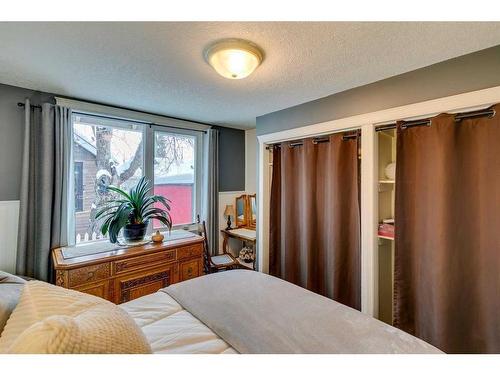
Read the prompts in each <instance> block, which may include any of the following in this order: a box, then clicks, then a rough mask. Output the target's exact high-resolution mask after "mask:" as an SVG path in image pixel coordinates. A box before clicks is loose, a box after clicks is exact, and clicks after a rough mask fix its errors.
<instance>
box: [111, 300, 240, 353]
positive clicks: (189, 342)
mask: <svg viewBox="0 0 500 375" xmlns="http://www.w3.org/2000/svg"><path fill="white" fill-rule="evenodd" d="M120 306H121V307H122V308H123V309H124V310H125V311H126V312H127V313H129V314H130V315H131V316H132V318H133V319H134V320H135V322H136V323H137V325H138V326H139V327H140V328H141V329H142V331H143V332H144V334H145V335H146V338H147V339H148V342H149V344H150V345H151V349H152V350H153V353H170V354H181V353H186V354H187V353H190V354H195V353H197V354H203V353H205V354H225V353H227V354H229V353H237V352H236V351H235V350H234V349H233V348H232V347H231V346H229V345H228V344H227V343H226V342H225V341H224V340H222V339H221V338H220V337H219V336H217V335H216V334H215V333H214V332H212V330H211V329H210V328H208V327H207V326H206V325H205V324H203V323H202V322H200V321H199V320H198V319H196V318H195V317H194V316H193V315H191V314H190V313H189V312H188V311H186V310H184V309H183V308H182V306H181V305H179V304H178V303H177V302H176V301H175V300H174V299H173V298H172V297H170V296H169V295H168V294H167V293H164V292H162V291H159V292H156V293H153V294H150V295H147V296H144V297H141V298H138V299H136V300H133V301H130V302H127V303H124V304H122V305H120Z"/></svg>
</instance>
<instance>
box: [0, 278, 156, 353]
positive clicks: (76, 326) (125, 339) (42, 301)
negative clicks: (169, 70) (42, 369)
mask: <svg viewBox="0 0 500 375" xmlns="http://www.w3.org/2000/svg"><path fill="white" fill-rule="evenodd" d="M0 353H26V354H28V353H30V354H38V353H39V354H48V353H54V354H56V353H59V354H63V353H74V354H77V353H151V348H150V346H149V344H148V342H147V341H146V338H145V337H144V334H143V333H142V331H141V330H140V328H139V327H138V326H137V325H136V324H135V322H134V321H133V320H132V318H131V317H130V316H129V315H128V314H127V313H126V312H125V311H124V310H122V309H121V308H120V307H118V306H116V305H114V304H113V303H111V302H108V301H105V300H103V299H102V298H99V297H95V296H91V295H89V294H85V293H80V292H77V291H74V290H69V289H64V288H61V287H58V286H55V285H51V284H47V283H44V282H41V281H29V282H28V283H26V284H25V287H24V289H23V292H22V294H21V298H20V299H19V303H18V305H17V307H16V308H15V310H14V312H13V313H12V314H11V316H10V318H9V320H8V321H7V325H6V326H5V329H4V331H3V333H2V336H0Z"/></svg>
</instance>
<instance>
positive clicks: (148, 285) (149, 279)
mask: <svg viewBox="0 0 500 375" xmlns="http://www.w3.org/2000/svg"><path fill="white" fill-rule="evenodd" d="M171 277H172V268H171V267H167V268H164V269H157V270H152V271H149V272H143V273H138V274H132V275H129V276H121V277H119V278H117V279H116V282H115V283H116V285H115V287H116V290H117V292H118V293H117V294H116V303H125V302H128V301H131V300H133V299H136V298H139V297H142V296H145V295H148V294H151V293H155V292H157V291H158V290H159V289H161V288H164V287H166V286H168V285H169V284H170V279H171Z"/></svg>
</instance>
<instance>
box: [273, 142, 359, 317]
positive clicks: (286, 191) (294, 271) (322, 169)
mask: <svg viewBox="0 0 500 375" xmlns="http://www.w3.org/2000/svg"><path fill="white" fill-rule="evenodd" d="M292 143H293V142H292ZM358 144H359V134H358V136H357V137H356V138H354V139H347V140H344V139H343V135H342V134H334V135H331V136H329V141H328V142H320V143H314V142H313V141H312V140H311V139H308V140H304V141H303V145H302V146H295V147H292V146H291V142H288V143H283V144H282V145H281V147H280V148H275V149H274V151H273V174H272V187H271V200H270V262H269V263H270V265H269V271H270V273H271V274H272V275H274V276H277V277H280V278H283V279H285V280H287V281H290V282H292V283H294V284H297V285H300V286H302V287H304V288H307V289H309V290H311V291H313V292H316V293H319V294H322V295H324V296H327V297H329V298H333V299H334V300H336V301H338V302H340V303H343V304H345V305H348V306H351V307H353V308H356V309H358V310H359V309H360V308H361V284H360V283H361V277H360V274H361V266H360V204H359V159H358Z"/></svg>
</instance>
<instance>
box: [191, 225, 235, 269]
mask: <svg viewBox="0 0 500 375" xmlns="http://www.w3.org/2000/svg"><path fill="white" fill-rule="evenodd" d="M198 231H199V234H200V236H202V237H203V248H204V254H203V257H204V260H205V261H204V263H205V264H204V270H205V273H213V272H219V271H225V270H231V269H234V268H239V265H240V263H239V262H238V261H237V260H236V258H235V257H234V256H233V255H231V254H229V253H227V252H225V253H223V254H220V255H213V256H212V255H211V254H210V249H209V247H208V237H207V227H206V224H205V220H203V222H202V223H201V224H200V223H199V219H198Z"/></svg>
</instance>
